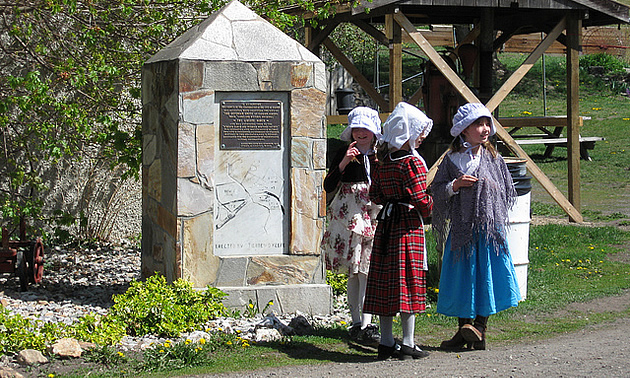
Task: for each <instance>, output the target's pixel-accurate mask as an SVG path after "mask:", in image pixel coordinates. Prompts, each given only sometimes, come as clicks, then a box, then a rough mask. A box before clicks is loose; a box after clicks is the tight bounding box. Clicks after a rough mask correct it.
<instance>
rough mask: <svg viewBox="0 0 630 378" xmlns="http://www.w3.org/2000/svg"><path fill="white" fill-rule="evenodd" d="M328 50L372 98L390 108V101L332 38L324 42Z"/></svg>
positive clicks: (382, 106) (384, 107) (380, 105)
mask: <svg viewBox="0 0 630 378" xmlns="http://www.w3.org/2000/svg"><path fill="white" fill-rule="evenodd" d="M322 44H323V45H324V46H325V47H326V48H327V49H328V51H330V53H331V54H332V55H333V56H334V57H335V59H337V61H338V62H339V64H341V65H342V66H343V68H345V69H346V71H348V73H349V74H350V75H351V76H352V78H353V79H354V80H356V82H357V83H359V85H360V86H361V88H363V90H365V92H366V93H367V94H368V96H370V98H371V99H372V100H374V101H375V102H376V103H377V104H378V106H379V107H380V108H381V109H389V103H388V102H387V101H386V100H385V99H384V98H383V96H381V94H380V93H378V91H377V90H376V89H375V88H374V86H373V85H372V83H370V81H369V80H368V79H367V78H366V77H365V76H363V74H362V73H361V71H359V70H358V69H357V68H356V67H355V66H354V64H352V62H351V61H350V59H348V58H347V57H346V56H345V55H344V53H343V52H342V51H341V50H340V49H339V47H337V45H335V44H334V43H333V41H331V40H330V38H326V39H324V42H323V43H322Z"/></svg>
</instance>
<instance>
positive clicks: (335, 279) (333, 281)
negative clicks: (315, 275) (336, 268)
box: [326, 270, 348, 295]
mask: <svg viewBox="0 0 630 378" xmlns="http://www.w3.org/2000/svg"><path fill="white" fill-rule="evenodd" d="M326 283H327V284H328V285H330V287H332V291H333V294H334V295H342V294H345V293H346V292H347V291H348V275H347V274H345V273H335V272H332V271H330V270H327V271H326Z"/></svg>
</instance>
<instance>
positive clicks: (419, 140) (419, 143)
mask: <svg viewBox="0 0 630 378" xmlns="http://www.w3.org/2000/svg"><path fill="white" fill-rule="evenodd" d="M426 138H427V136H426V135H424V134H422V135H420V136H419V137H418V139H416V141H415V143H414V146H413V148H418V147H420V145H421V144H422V142H424V140H425V139H426Z"/></svg>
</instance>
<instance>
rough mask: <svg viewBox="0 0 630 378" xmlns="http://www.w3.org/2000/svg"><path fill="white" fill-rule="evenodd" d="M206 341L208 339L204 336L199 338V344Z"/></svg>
mask: <svg viewBox="0 0 630 378" xmlns="http://www.w3.org/2000/svg"><path fill="white" fill-rule="evenodd" d="M205 343H206V339H204V338H203V337H202V338H201V339H199V344H201V345H203V344H205Z"/></svg>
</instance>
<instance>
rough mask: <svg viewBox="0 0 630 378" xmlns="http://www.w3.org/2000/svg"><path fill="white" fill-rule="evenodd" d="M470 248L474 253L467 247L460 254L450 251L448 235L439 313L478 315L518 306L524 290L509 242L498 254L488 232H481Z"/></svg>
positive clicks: (469, 316)
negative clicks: (519, 280) (508, 246)
mask: <svg viewBox="0 0 630 378" xmlns="http://www.w3.org/2000/svg"><path fill="white" fill-rule="evenodd" d="M469 248H472V254H471V253H470V251H469V250H468V248H466V250H462V251H460V253H457V252H454V251H451V236H450V235H449V237H448V239H447V241H446V245H445V246H444V257H443V260H442V272H441V274H440V290H439V292H438V303H437V312H438V313H440V314H443V315H446V316H456V317H458V318H475V317H476V316H477V315H480V316H490V315H492V314H496V313H497V312H500V311H503V310H505V309H508V308H510V307H516V306H518V302H519V301H520V300H521V293H520V291H519V288H518V282H517V280H516V272H515V271H514V264H513V263H512V257H511V256H510V254H509V253H507V244H504V245H502V246H500V247H499V249H500V250H499V253H498V254H497V251H496V249H495V248H493V247H492V246H491V245H490V244H489V243H488V240H487V237H486V234H484V233H481V234H477V235H476V237H475V238H474V239H473V243H472V247H469Z"/></svg>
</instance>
